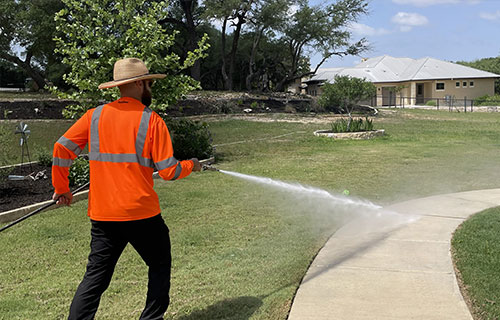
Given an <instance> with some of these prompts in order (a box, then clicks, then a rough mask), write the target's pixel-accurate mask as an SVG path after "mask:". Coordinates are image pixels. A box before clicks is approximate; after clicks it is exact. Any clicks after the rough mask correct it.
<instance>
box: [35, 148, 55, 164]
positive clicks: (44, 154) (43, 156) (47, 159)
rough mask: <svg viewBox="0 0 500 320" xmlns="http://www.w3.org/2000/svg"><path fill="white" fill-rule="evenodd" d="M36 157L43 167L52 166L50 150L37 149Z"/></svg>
mask: <svg viewBox="0 0 500 320" xmlns="http://www.w3.org/2000/svg"><path fill="white" fill-rule="evenodd" d="M36 158H37V160H38V163H39V164H40V165H42V166H44V167H51V166H52V154H51V153H50V151H47V150H46V149H43V150H39V151H38V152H37V153H36Z"/></svg>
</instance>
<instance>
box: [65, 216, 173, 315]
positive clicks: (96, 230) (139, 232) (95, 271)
mask: <svg viewBox="0 0 500 320" xmlns="http://www.w3.org/2000/svg"><path fill="white" fill-rule="evenodd" d="M91 235H92V240H91V243H90V255H89V261H88V264H87V272H85V276H84V277H83V280H82V282H81V283H80V285H79V286H78V289H77V290H76V293H75V297H74V298H73V302H72V303H71V307H70V313H69V318H68V319H70V320H76V319H78V320H80V319H94V316H95V313H96V311H97V307H98V306H99V301H100V299H101V295H102V293H103V292H104V291H105V290H106V289H107V288H108V285H109V283H110V281H111V277H112V276H113V271H114V269H115V265H116V262H117V261H118V258H119V257H120V255H121V254H122V252H123V249H125V246H126V245H127V243H129V242H130V244H131V245H132V246H133V247H134V249H135V250H136V251H137V252H138V253H139V255H140V256H141V257H142V259H143V260H144V262H145V263H146V264H147V265H148V267H149V273H148V276H149V282H148V293H147V297H146V307H145V308H144V311H143V312H142V314H141V317H140V319H144V320H146V319H148V320H152V319H163V314H164V313H165V311H166V310H167V308H168V304H169V294H168V292H169V290H170V266H171V255H170V237H169V231H168V227H167V226H166V224H165V222H164V221H163V219H162V217H161V215H160V214H158V215H157V216H154V217H152V218H148V219H144V220H136V221H123V222H122V221H94V220H92V230H91Z"/></svg>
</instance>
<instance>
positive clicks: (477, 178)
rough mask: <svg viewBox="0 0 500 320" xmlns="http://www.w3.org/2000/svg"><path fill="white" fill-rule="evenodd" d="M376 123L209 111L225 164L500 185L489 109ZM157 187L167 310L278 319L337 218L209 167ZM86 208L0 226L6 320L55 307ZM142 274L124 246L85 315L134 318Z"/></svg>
mask: <svg viewBox="0 0 500 320" xmlns="http://www.w3.org/2000/svg"><path fill="white" fill-rule="evenodd" d="M269 118H270V119H271V120H273V119H274V120H283V116H282V115H270V116H269ZM295 118H296V119H297V120H299V118H298V117H295ZM207 121H208V120H207ZM374 123H375V127H376V128H382V129H385V130H386V132H387V135H386V136H385V137H383V138H378V139H375V140H369V141H333V140H330V139H328V138H319V137H315V136H313V135H312V132H313V131H314V130H318V129H328V128H329V124H328V123H324V124H321V123H298V122H296V123H289V122H281V121H273V122H250V121H244V120H231V119H226V120H223V121H216V120H214V119H212V120H210V121H209V124H210V129H211V131H212V134H213V138H214V144H216V145H219V146H218V147H217V150H216V153H217V157H218V163H217V166H218V167H219V168H221V169H225V170H231V171H237V172H241V173H246V174H251V175H258V176H265V177H271V178H275V179H280V180H283V181H288V182H299V183H302V184H307V185H312V186H316V187H320V188H324V189H326V190H328V191H331V192H342V191H343V190H344V189H348V190H350V194H351V196H354V197H363V198H367V199H369V200H371V201H373V202H376V203H378V204H388V203H393V202H397V201H402V200H406V199H410V198H418V197H422V196H428V195H432V194H439V193H448V192H459V191H466V190H477V189H486V188H498V187H499V184H500V183H499V182H498V181H500V180H499V178H500V170H497V163H498V154H499V152H498V151H499V150H498V149H499V147H500V142H499V141H500V114H496V113H467V114H463V113H448V112H438V111H424V110H397V111H396V110H388V111H386V112H383V113H382V115H381V116H380V117H377V118H376V119H375V121H374ZM5 125H6V124H5V122H0V128H2V127H3V126H5ZM63 125H64V126H67V125H68V124H67V123H66V122H62V124H61V123H59V122H52V125H51V128H56V130H59V129H60V128H62V126H63ZM47 130H48V129H47ZM62 131H64V130H62ZM47 134H48V133H47ZM59 134H60V133H59ZM54 135H55V136H57V135H58V134H54ZM55 139H57V138H55ZM42 140H44V139H42ZM46 140H48V138H47V139H46ZM54 141H55V140H54ZM242 141H247V142H243V143H240V142H242ZM51 144H53V141H51V143H50V144H49V143H47V145H46V146H45V147H49V148H50V146H51ZM40 147H44V146H43V144H41V145H40ZM156 190H157V192H158V194H159V196H160V199H161V207H162V210H163V215H164V218H165V220H166V222H167V224H168V226H169V228H170V230H171V238H172V246H173V247H172V250H173V274H172V290H171V296H172V303H171V306H170V308H169V310H168V312H167V319H183V320H185V319H191V320H193V319H285V318H286V316H287V313H288V311H289V308H290V304H291V301H292V299H293V295H294V293H295V291H296V289H297V286H298V285H299V283H300V280H301V278H302V277H303V275H304V274H305V272H306V270H307V268H308V265H309V263H310V262H311V260H312V259H313V257H314V255H315V254H316V253H317V251H318V249H319V248H320V247H321V246H322V245H323V244H324V242H325V240H326V239H327V238H328V237H329V236H330V235H331V234H332V233H333V232H334V231H335V230H336V228H337V227H338V223H337V222H336V221H337V219H336V218H337V216H338V213H337V212H335V211H332V212H318V211H317V209H318V208H314V209H312V208H313V207H310V208H308V206H306V205H304V203H300V202H299V201H301V199H296V198H293V197H290V196H288V195H287V194H284V193H280V192H277V191H271V190H268V189H265V188H262V187H261V186H259V185H256V184H250V183H247V182H245V181H243V180H238V179H235V178H233V177H230V176H227V175H224V174H221V173H218V172H202V173H194V174H193V175H191V176H190V177H188V178H187V179H183V180H180V181H176V182H162V181H158V182H157V183H156ZM85 212H86V203H85V202H80V203H78V204H76V205H74V206H73V207H71V208H60V209H57V210H54V211H50V212H45V213H43V214H41V215H39V216H36V217H33V218H30V219H29V220H27V221H25V222H23V223H22V224H19V225H17V226H15V227H13V228H12V229H9V230H8V231H6V232H4V233H2V234H1V235H0V254H1V256H2V259H0V295H1V296H2V298H1V299H0V314H1V315H4V316H5V317H6V319H63V318H65V315H66V313H67V309H68V306H69V303H70V299H71V298H72V294H73V292H74V290H75V289H76V286H77V284H78V282H79V281H80V280H81V277H82V275H83V273H84V267H85V263H86V258H87V254H88V250H89V248H88V246H89V240H90V235H89V229H90V224H89V222H88V219H87V217H86V216H85ZM146 278H147V270H146V268H145V266H144V264H143V262H142V261H141V259H140V257H139V256H138V255H137V254H136V253H135V252H134V250H133V249H130V248H127V249H126V251H125V252H124V254H123V256H122V257H121V259H120V261H119V262H118V266H117V269H116V272H115V275H114V279H113V281H112V283H111V286H110V288H109V289H108V291H107V292H106V293H105V295H104V296H103V299H102V302H101V308H100V310H99V312H98V316H97V319H135V318H138V316H139V314H140V312H141V310H142V307H143V304H144V299H145V291H146V287H145V284H146Z"/></svg>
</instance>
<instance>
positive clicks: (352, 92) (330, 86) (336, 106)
mask: <svg viewBox="0 0 500 320" xmlns="http://www.w3.org/2000/svg"><path fill="white" fill-rule="evenodd" d="M376 93H377V89H376V87H375V85H374V84H373V83H371V82H369V81H367V80H365V79H360V78H355V77H349V76H338V75H337V76H335V78H334V80H333V83H325V85H324V86H323V93H322V94H321V96H320V97H319V99H318V104H319V105H320V106H322V107H324V108H325V109H326V110H327V111H333V112H336V113H345V114H348V115H349V117H351V113H352V112H353V110H354V108H355V107H356V105H357V104H359V102H360V101H363V100H367V99H370V98H372V97H373V96H374V95H375V94H376Z"/></svg>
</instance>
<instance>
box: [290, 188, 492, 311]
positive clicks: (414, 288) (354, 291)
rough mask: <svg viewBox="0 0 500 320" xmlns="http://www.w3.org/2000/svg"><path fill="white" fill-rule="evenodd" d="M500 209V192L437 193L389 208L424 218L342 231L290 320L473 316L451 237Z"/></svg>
mask: <svg viewBox="0 0 500 320" xmlns="http://www.w3.org/2000/svg"><path fill="white" fill-rule="evenodd" d="M499 205H500V189H491V190H479V191H470V192H462V193H454V194H446V195H439V196H433V197H428V198H422V199H416V200H411V201H407V202H403V203H398V204H394V205H391V206H389V207H387V208H386V209H389V210H392V211H396V212H398V213H401V214H402V215H414V214H415V215H419V216H421V217H420V218H419V219H418V220H416V221H414V222H411V223H409V224H404V225H400V226H399V227H398V226H396V225H394V228H392V230H390V229H386V230H380V229H378V230H369V231H370V232H362V231H361V232H358V233H357V234H356V233H353V232H342V231H345V230H342V229H344V228H342V229H340V230H339V231H338V232H337V233H336V234H335V235H334V236H332V238H330V239H329V240H328V242H327V243H326V244H325V246H324V247H323V248H322V249H321V251H320V252H319V254H318V255H317V257H316V258H315V259H314V261H313V263H312V264H311V266H310V268H309V270H308V272H307V274H306V276H305V277H304V279H303V281H302V283H301V285H300V287H299V290H298V291H297V294H296V296H295V299H294V301H293V304H292V308H291V311H290V315H289V318H288V319H289V320H308V319H311V320H313V319H314V320H321V319H329V320H334V319H335V320H337V319H348V320H355V319H370V320H373V319H385V320H387V319H398V320H400V319H425V320H429V319H436V320H437V319H439V320H443V319H450V320H451V319H453V320H461V319H468V320H470V319H472V317H471V315H470V313H469V310H468V308H467V306H466V304H465V302H464V300H463V297H462V295H461V294H460V291H459V288H458V285H457V281H456V278H455V272H454V270H453V264H452V261H451V254H450V240H451V236H452V233H453V231H454V230H455V229H456V228H457V227H458V226H459V225H460V223H462V222H463V221H464V220H465V219H467V217H469V216H470V215H472V214H474V213H476V212H479V211H481V210H484V209H487V208H490V207H495V206H499ZM354 223H359V221H358V222H354ZM349 227H351V228H353V227H354V225H352V226H349V225H347V226H346V228H349ZM353 230H354V229H353ZM353 230H351V231H353ZM354 231H355V230H354Z"/></svg>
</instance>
